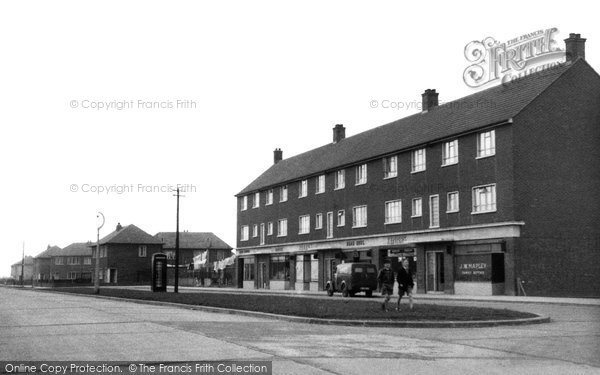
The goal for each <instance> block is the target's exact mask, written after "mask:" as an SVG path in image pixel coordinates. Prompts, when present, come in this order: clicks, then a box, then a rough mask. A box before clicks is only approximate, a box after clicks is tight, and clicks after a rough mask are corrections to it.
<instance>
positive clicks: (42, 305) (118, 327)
mask: <svg viewBox="0 0 600 375" xmlns="http://www.w3.org/2000/svg"><path fill="white" fill-rule="evenodd" d="M182 292H183V290H182ZM0 301H2V303H0V361H30V360H40V361H53V360H65V361H92V360H95V361H120V362H123V363H127V362H128V361H135V362H139V361H151V362H153V363H157V362H168V363H179V362H183V361H190V362H194V361H201V360H202V361H207V360H216V361H220V360H242V359H251V360H268V361H272V363H273V374H349V375H352V374H357V375H358V374H360V375H362V374H378V375H385V374H402V373H410V374H437V373H444V374H506V373H511V375H512V374H545V375H547V374H559V373H560V374H563V373H569V374H570V373H574V374H575V373H576V374H598V373H600V355H599V354H600V307H598V306H596V305H581V304H577V305H566V304H561V303H535V302H527V303H518V302H506V303H504V302H501V301H493V302H489V301H475V302H474V301H468V300H452V301H448V300H445V301H432V303H438V302H439V303H450V304H457V305H473V304H475V305H477V306H482V307H496V308H498V307H501V308H502V307H506V308H510V309H515V310H522V311H529V312H533V313H537V314H541V315H548V316H551V317H552V321H551V322H550V323H546V324H535V325H525V326H510V327H485V328H442V329H422V328H378V327H338V326H322V325H314V324H304V323H290V322H282V321H279V320H274V319H268V318H256V317H248V316H239V315H229V314H222V313H214V312H205V311H194V310H190V309H183V308H179V307H173V306H154V305H143V304H137V303H130V302H126V301H117V300H106V299H99V298H90V297H86V296H78V295H69V294H58V293H37V292H32V291H31V290H29V289H27V288H25V289H18V288H0Z"/></svg>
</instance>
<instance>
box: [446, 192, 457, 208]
mask: <svg viewBox="0 0 600 375" xmlns="http://www.w3.org/2000/svg"><path fill="white" fill-rule="evenodd" d="M453 195H456V208H452V207H451V203H452V198H451V197H452V196H453ZM459 211H460V197H459V194H458V191H451V192H449V193H448V194H446V213H449V214H450V213H454V212H459Z"/></svg>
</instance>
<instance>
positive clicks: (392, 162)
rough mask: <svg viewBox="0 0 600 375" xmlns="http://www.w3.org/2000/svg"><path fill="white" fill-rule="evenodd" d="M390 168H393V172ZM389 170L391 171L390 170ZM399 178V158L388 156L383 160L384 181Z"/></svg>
mask: <svg viewBox="0 0 600 375" xmlns="http://www.w3.org/2000/svg"><path fill="white" fill-rule="evenodd" d="M390 166H393V167H394V169H393V170H392V169H391V167H390ZM388 169H389V170H388ZM397 176H398V156H396V155H394V156H388V157H385V158H383V179H384V180H385V179H388V178H394V177H397Z"/></svg>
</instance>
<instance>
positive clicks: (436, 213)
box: [429, 195, 440, 228]
mask: <svg viewBox="0 0 600 375" xmlns="http://www.w3.org/2000/svg"><path fill="white" fill-rule="evenodd" d="M439 226H440V196H439V195H432V196H430V197H429V227H430V228H438V227H439Z"/></svg>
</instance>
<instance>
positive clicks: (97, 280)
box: [94, 211, 105, 294]
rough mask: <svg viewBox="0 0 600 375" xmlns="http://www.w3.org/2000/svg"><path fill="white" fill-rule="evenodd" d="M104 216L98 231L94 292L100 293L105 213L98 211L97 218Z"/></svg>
mask: <svg viewBox="0 0 600 375" xmlns="http://www.w3.org/2000/svg"><path fill="white" fill-rule="evenodd" d="M100 216H102V224H100V226H98V230H97V232H96V257H95V258H96V266H95V267H94V294H99V293H100V229H102V227H103V226H104V221H105V220H104V214H102V212H100V211H98V213H97V214H96V218H99V217H100Z"/></svg>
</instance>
